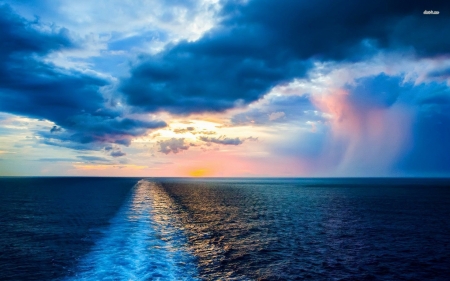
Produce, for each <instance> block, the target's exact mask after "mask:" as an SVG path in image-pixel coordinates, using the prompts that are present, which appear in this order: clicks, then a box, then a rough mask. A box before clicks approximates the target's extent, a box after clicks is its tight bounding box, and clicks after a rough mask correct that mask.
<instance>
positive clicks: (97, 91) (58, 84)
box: [0, 5, 166, 149]
mask: <svg viewBox="0 0 450 281" xmlns="http://www.w3.org/2000/svg"><path fill="white" fill-rule="evenodd" d="M43 30H46V29H45V28H43V26H42V24H41V23H39V21H35V22H30V21H27V20H26V19H24V18H21V17H19V16H18V15H16V14H15V13H14V12H13V11H12V10H11V8H10V7H9V6H7V5H2V6H0V32H1V37H2V40H1V43H0V59H1V60H0V100H1V102H0V111H3V112H8V113H12V114H17V115H22V116H28V117H32V118H39V119H47V120H50V121H53V122H54V123H56V124H57V125H56V126H54V127H52V128H51V129H50V132H42V133H41V136H44V137H46V139H45V140H44V141H43V142H44V143H47V144H56V145H61V146H67V147H71V148H82V149H89V146H87V145H83V144H88V143H95V142H99V143H103V142H111V143H118V144H129V143H130V138H131V137H133V136H138V135H143V134H145V133H146V131H147V130H149V129H153V128H160V127H164V126H166V123H165V122H163V121H159V120H154V121H140V120H133V119H130V118H126V117H124V116H123V114H122V113H121V112H120V110H118V109H116V108H114V107H108V106H107V104H108V100H107V99H105V97H104V96H103V95H102V93H101V87H104V86H107V85H109V84H110V81H108V80H106V79H104V78H101V77H98V76H95V75H91V74H85V73H82V72H79V71H76V70H67V69H61V68H59V67H57V66H55V65H52V64H51V63H46V62H44V61H43V60H42V58H43V56H45V55H47V54H49V53H51V52H53V51H58V50H64V49H69V48H77V46H78V44H77V43H76V42H75V41H74V40H73V39H72V38H71V36H70V32H69V31H68V30H67V29H64V28H52V29H51V30H50V31H43ZM63 129H64V132H62V130H63ZM50 133H51V134H50ZM71 142H75V143H79V144H82V145H81V146H80V145H78V144H71ZM91 147H92V148H96V147H97V146H94V145H93V146H91Z"/></svg>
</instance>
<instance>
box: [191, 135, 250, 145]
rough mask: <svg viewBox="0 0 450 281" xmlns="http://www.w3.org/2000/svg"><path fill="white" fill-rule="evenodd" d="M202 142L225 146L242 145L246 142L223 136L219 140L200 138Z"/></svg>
mask: <svg viewBox="0 0 450 281" xmlns="http://www.w3.org/2000/svg"><path fill="white" fill-rule="evenodd" d="M199 139H200V140H201V141H204V142H207V143H216V144H223V145H240V144H242V143H243V142H244V141H243V140H241V139H239V138H227V137H224V136H221V137H219V138H212V137H204V136H201V137H199Z"/></svg>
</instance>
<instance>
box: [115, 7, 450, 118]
mask: <svg viewBox="0 0 450 281" xmlns="http://www.w3.org/2000/svg"><path fill="white" fill-rule="evenodd" d="M449 8H450V2H448V1H434V2H423V1H410V2H408V3H405V2H404V1H387V0H386V1H377V2H372V3H369V2H362V1H313V2H311V1H287V0H286V1H272V0H260V1H249V3H247V4H242V1H228V2H225V3H224V9H223V12H222V17H223V19H224V20H223V21H222V22H221V24H220V25H219V26H218V27H216V28H214V29H213V30H211V31H210V32H208V33H207V34H206V35H204V36H203V37H202V38H201V39H200V40H198V41H195V42H185V41H184V42H181V43H179V44H177V45H174V46H172V47H170V48H168V49H167V50H166V51H164V52H162V53H160V54H158V55H155V56H143V57H141V59H140V61H139V63H137V64H136V65H135V66H134V67H133V68H132V71H131V76H130V77H129V78H128V79H125V80H123V81H122V85H121V90H122V92H123V93H124V96H125V98H126V100H127V101H128V103H129V104H131V105H134V106H136V107H137V108H139V109H140V110H144V111H158V110H165V111H169V112H172V113H178V114H188V113H192V112H201V111H223V110H226V109H228V108H232V107H235V106H237V105H241V104H246V103H250V102H252V101H255V100H257V99H259V98H260V97H262V96H263V95H264V94H265V93H267V91H269V90H270V89H271V88H272V87H273V86H275V85H278V84H280V83H284V82H287V81H290V80H291V79H293V78H294V77H301V76H304V75H305V73H306V71H307V70H308V69H309V68H310V67H311V63H310V59H314V60H334V61H342V60H345V61H355V60H360V59H364V58H366V57H368V56H370V55H373V54H375V53H376V52H378V51H380V50H384V51H414V52H415V54H416V55H417V56H438V55H444V54H447V53H448V52H449V51H448V50H449V49H450V17H449V16H448V15H447V14H446V11H449V10H450V9H449ZM425 9H434V10H440V11H441V14H440V15H439V16H430V15H424V14H423V11H424V10H425Z"/></svg>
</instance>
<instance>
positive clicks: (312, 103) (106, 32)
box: [0, 0, 450, 177]
mask: <svg viewBox="0 0 450 281" xmlns="http://www.w3.org/2000/svg"><path fill="white" fill-rule="evenodd" d="M431 11H432V12H431ZM0 38H1V40H0V176H139V177H140V176H146V177H160V176H161V177H172V176H180V177H189V176H193V177H403V176H404V177H414V176H419V177H448V176H450V2H449V1H414V0H413V1H408V2H407V3H406V2H405V1H398V0H380V1H372V2H367V1H356V0H346V1H343V0H336V1H323V0H318V1H301V0H299V1H290V0H277V1H273V0H230V1H221V0H198V1H191V0H153V1H138V0H135V1H124V0H121V1H114V0H108V1H103V0H99V1H88V0H77V1H62V0H42V1H1V0H0Z"/></svg>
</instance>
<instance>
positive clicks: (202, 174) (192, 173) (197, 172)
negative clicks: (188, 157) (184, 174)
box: [189, 169, 211, 177]
mask: <svg viewBox="0 0 450 281" xmlns="http://www.w3.org/2000/svg"><path fill="white" fill-rule="evenodd" d="M189 175H190V176H191V177H205V176H208V175H211V171H210V170H208V169H196V170H192V171H190V172H189Z"/></svg>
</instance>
